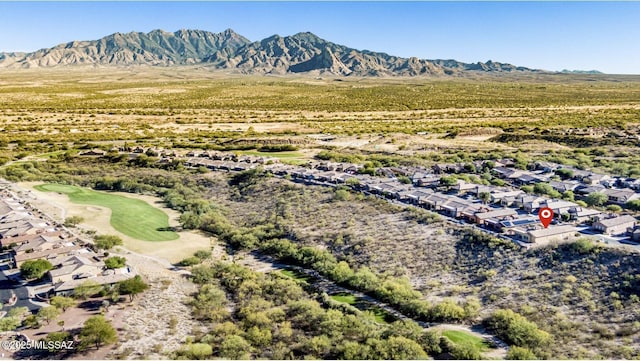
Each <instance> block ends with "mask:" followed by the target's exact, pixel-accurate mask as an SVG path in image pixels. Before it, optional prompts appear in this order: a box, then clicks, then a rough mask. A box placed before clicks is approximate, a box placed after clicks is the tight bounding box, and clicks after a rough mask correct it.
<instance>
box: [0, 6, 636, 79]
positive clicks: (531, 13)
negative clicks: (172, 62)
mask: <svg viewBox="0 0 640 361" xmlns="http://www.w3.org/2000/svg"><path fill="white" fill-rule="evenodd" d="M638 24H640V2H364V1H362V2H0V51H33V50H37V49H40V48H44V47H51V46H54V45H57V44H60V43H64V42H67V41H71V40H94V39H98V38H100V37H103V36H106V35H109V34H112V33H114V32H129V31H143V32H148V31H150V30H153V29H163V30H167V31H175V30H178V29H200V30H208V31H212V32H219V31H222V30H225V29H227V28H231V29H233V30H235V31H236V32H238V33H239V34H241V35H243V36H245V37H247V38H248V39H249V40H252V41H257V40H261V39H263V38H265V37H267V36H270V35H273V34H279V35H283V36H284V35H292V34H295V33H297V32H301V31H311V32H313V33H315V34H316V35H318V36H320V37H322V38H325V39H327V40H330V41H333V42H336V43H339V44H342V45H347V46H350V47H353V48H356V49H368V50H373V51H381V52H386V53H389V54H392V55H398V56H404V57H409V56H416V57H419V58H425V59H456V60H459V61H464V62H477V61H487V60H493V61H500V62H506V63H512V64H515V65H519V66H527V67H531V68H538V69H546V70H562V69H580V70H591V69H597V70H600V71H603V72H606V73H625V74H640V25H638Z"/></svg>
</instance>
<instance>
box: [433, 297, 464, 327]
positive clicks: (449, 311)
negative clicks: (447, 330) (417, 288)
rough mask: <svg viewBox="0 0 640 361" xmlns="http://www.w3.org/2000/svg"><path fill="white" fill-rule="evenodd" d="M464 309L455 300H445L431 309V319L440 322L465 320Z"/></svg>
mask: <svg viewBox="0 0 640 361" xmlns="http://www.w3.org/2000/svg"><path fill="white" fill-rule="evenodd" d="M465 315H466V312H465V310H464V308H462V307H460V306H459V305H457V304H456V303H455V302H454V301H453V300H449V299H447V300H444V301H442V302H440V303H438V304H437V305H435V306H433V309H431V317H432V318H433V319H434V320H438V321H445V322H446V321H459V320H462V319H464V318H465Z"/></svg>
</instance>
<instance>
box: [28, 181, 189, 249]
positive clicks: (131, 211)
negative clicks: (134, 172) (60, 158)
mask: <svg viewBox="0 0 640 361" xmlns="http://www.w3.org/2000/svg"><path fill="white" fill-rule="evenodd" d="M34 188H35V189H37V190H39V191H43V192H58V193H63V194H66V195H68V196H69V200H71V202H73V203H78V204H90V205H95V206H101V207H107V208H110V209H111V225H112V226H113V228H115V229H116V230H117V231H119V232H122V233H123V234H126V235H127V236H129V237H131V238H135V239H139V240H142V241H172V240H175V239H178V234H177V233H175V232H171V231H159V229H167V228H168V227H169V216H167V214H166V213H164V212H162V211H161V210H159V209H157V208H154V207H152V206H151V205H150V204H149V203H147V202H144V201H141V200H139V199H133V198H127V197H123V196H119V195H115V194H109V193H107V192H97V191H94V190H91V189H86V188H81V187H76V186H70V185H63V184H41V185H38V186H35V187H34Z"/></svg>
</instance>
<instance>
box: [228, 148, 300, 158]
mask: <svg viewBox="0 0 640 361" xmlns="http://www.w3.org/2000/svg"><path fill="white" fill-rule="evenodd" d="M236 153H237V154H239V155H253V156H260V157H270V158H279V159H283V160H294V159H302V158H304V155H303V154H302V153H299V152H296V151H285V152H259V151H257V150H240V151H237V152H236Z"/></svg>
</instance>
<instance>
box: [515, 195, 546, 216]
mask: <svg viewBox="0 0 640 361" xmlns="http://www.w3.org/2000/svg"><path fill="white" fill-rule="evenodd" d="M546 201H547V199H546V198H544V197H539V196H534V195H522V196H518V197H516V200H515V202H513V205H515V206H517V207H522V209H524V210H525V211H527V212H529V213H531V212H533V211H535V210H537V209H538V208H540V204H541V203H542V202H546Z"/></svg>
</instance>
